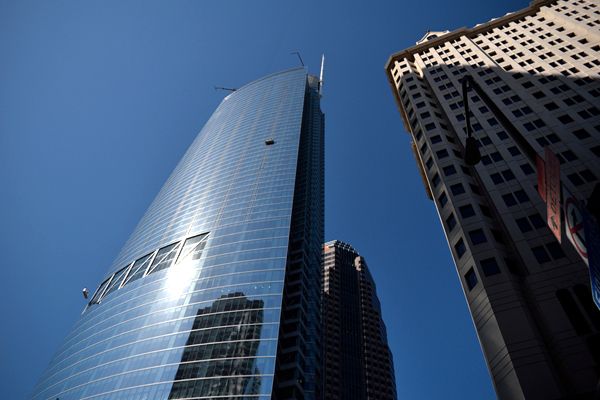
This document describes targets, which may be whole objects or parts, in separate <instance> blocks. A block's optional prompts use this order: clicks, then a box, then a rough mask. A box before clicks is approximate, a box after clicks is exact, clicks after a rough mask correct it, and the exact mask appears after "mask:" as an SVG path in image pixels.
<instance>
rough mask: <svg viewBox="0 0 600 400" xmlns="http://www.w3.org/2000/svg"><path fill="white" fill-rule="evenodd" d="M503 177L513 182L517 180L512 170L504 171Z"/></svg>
mask: <svg viewBox="0 0 600 400" xmlns="http://www.w3.org/2000/svg"><path fill="white" fill-rule="evenodd" d="M502 177H503V178H504V179H505V180H507V181H510V180H513V179H515V174H513V172H512V171H511V170H510V169H505V170H504V171H502Z"/></svg>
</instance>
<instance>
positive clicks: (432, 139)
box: [429, 135, 442, 144]
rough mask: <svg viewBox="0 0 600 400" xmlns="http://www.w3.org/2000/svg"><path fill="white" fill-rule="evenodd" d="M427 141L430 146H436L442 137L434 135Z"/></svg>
mask: <svg viewBox="0 0 600 400" xmlns="http://www.w3.org/2000/svg"><path fill="white" fill-rule="evenodd" d="M429 140H431V144H436V143H439V142H441V141H442V137H441V136H440V135H434V136H432V137H431V138H430V139H429Z"/></svg>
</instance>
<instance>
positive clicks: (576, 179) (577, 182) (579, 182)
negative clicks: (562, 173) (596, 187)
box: [567, 173, 585, 186]
mask: <svg viewBox="0 0 600 400" xmlns="http://www.w3.org/2000/svg"><path fill="white" fill-rule="evenodd" d="M567 178H569V180H570V181H571V183H573V185H575V186H581V185H583V184H585V182H584V181H583V179H582V178H581V177H580V176H579V175H578V174H577V173H572V174H570V175H567Z"/></svg>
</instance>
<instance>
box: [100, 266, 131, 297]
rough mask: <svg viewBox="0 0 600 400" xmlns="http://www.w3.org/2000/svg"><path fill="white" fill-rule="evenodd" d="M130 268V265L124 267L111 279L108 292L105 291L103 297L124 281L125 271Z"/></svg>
mask: <svg viewBox="0 0 600 400" xmlns="http://www.w3.org/2000/svg"><path fill="white" fill-rule="evenodd" d="M128 268H129V267H125V268H123V269H122V270H120V271H119V272H117V273H116V274H115V275H114V276H113V278H112V280H111V281H110V285H108V288H107V289H106V293H104V295H103V296H102V298H104V297H106V296H108V295H109V294H111V293H112V292H114V291H115V290H117V289H118V288H119V287H120V286H121V283H122V282H123V277H124V276H125V273H126V272H127V270H128Z"/></svg>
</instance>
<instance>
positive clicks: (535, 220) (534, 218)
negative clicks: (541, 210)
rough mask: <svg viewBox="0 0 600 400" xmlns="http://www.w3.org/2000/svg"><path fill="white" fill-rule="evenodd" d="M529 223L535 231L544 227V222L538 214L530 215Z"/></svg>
mask: <svg viewBox="0 0 600 400" xmlns="http://www.w3.org/2000/svg"><path fill="white" fill-rule="evenodd" d="M529 221H531V225H533V227H534V228H535V229H540V228H543V227H545V226H546V221H544V219H543V218H542V217H541V216H540V214H532V215H530V216H529Z"/></svg>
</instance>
